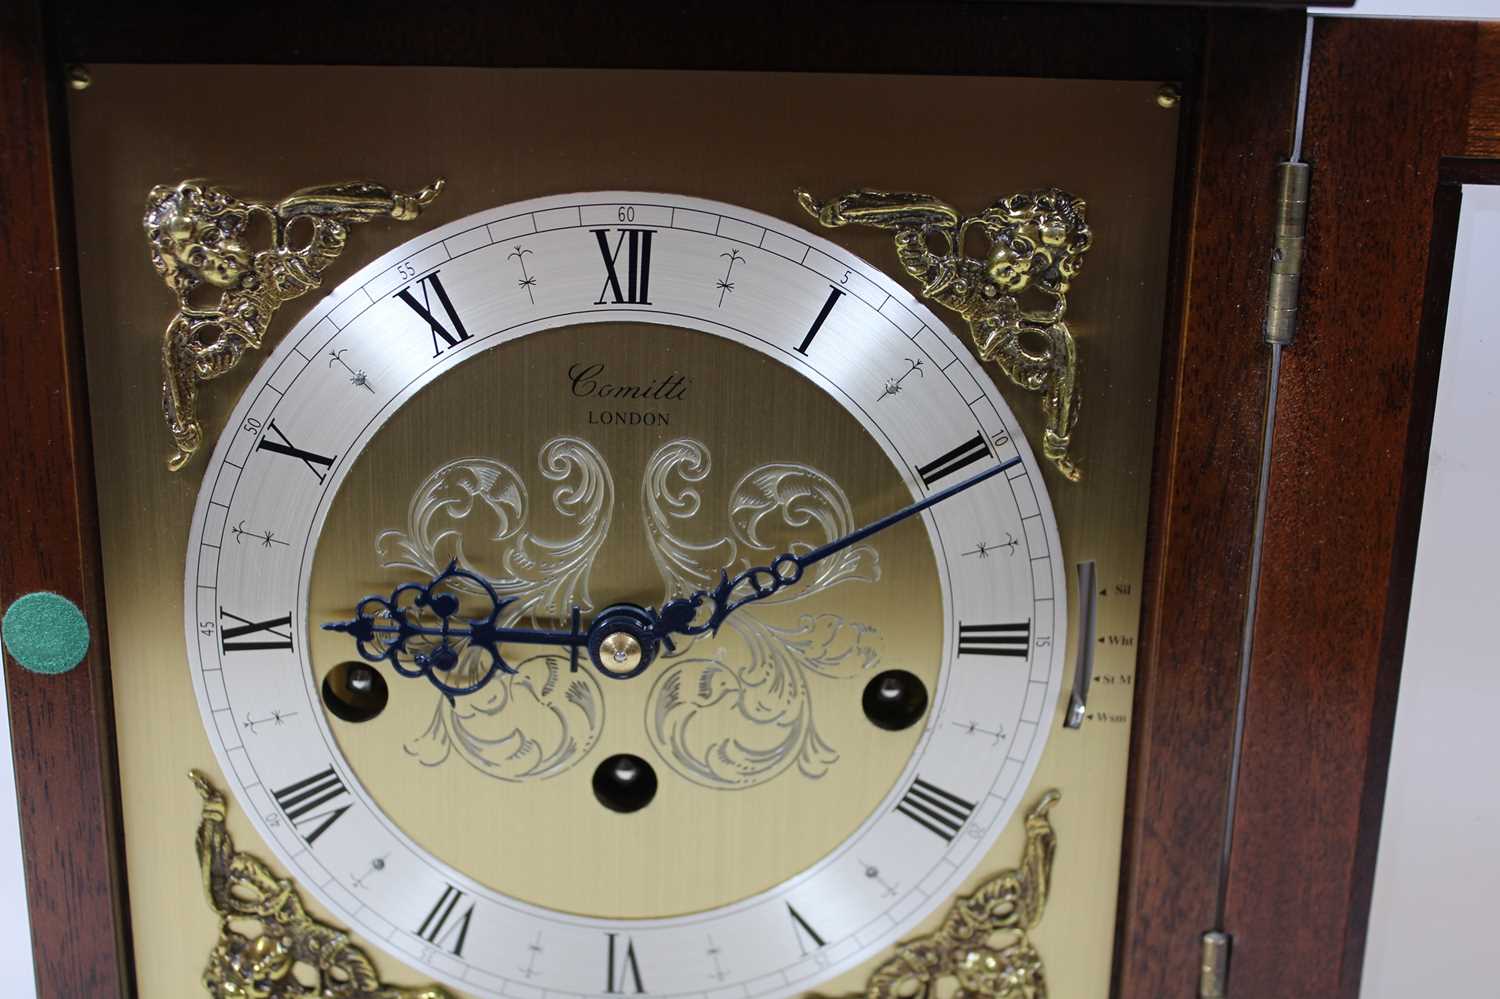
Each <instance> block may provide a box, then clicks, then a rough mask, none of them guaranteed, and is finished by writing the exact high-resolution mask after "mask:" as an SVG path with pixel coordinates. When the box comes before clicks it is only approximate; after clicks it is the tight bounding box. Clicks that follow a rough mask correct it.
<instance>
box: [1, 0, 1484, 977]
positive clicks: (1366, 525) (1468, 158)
mask: <svg viewBox="0 0 1500 999" xmlns="http://www.w3.org/2000/svg"><path fill="white" fill-rule="evenodd" d="M295 19H296V22H297V25H296V29H295V30H294V31H290V32H287V31H283V30H282V29H281V28H280V27H279V26H278V24H277V18H276V17H275V16H274V15H272V14H269V13H267V12H266V11H265V10H263V9H261V8H259V7H256V6H253V5H243V6H241V7H235V8H227V9H224V10H222V11H220V12H215V13H209V12H199V11H194V10H191V9H187V8H181V7H175V8H167V7H160V8H157V9H152V8H151V6H150V5H128V6H127V5H114V6H107V5H98V6H96V5H93V4H87V3H71V4H59V5H56V6H53V5H44V4H41V3H38V2H29V0H21V2H17V3H13V4H10V5H7V6H6V7H5V8H4V9H3V11H0V95H3V96H0V136H3V139H0V302H4V303H5V304H4V309H3V314H0V315H3V318H0V384H3V385H4V386H5V389H4V393H3V397H0V398H3V402H0V408H3V411H4V414H5V419H6V423H7V425H8V426H9V428H10V435H11V436H10V442H9V447H8V448H7V458H8V468H9V471H8V474H7V475H6V476H5V477H4V481H3V484H0V492H3V500H0V538H4V539H5V540H4V543H3V544H0V606H3V605H8V603H9V602H10V601H11V600H12V599H14V598H15V597H16V596H19V595H21V594H23V593H27V592H30V591H33V590H38V589H48V590H53V591H56V592H60V593H62V594H64V595H66V596H68V597H69V598H71V599H72V600H74V601H75V602H76V603H77V604H78V605H79V606H80V607H82V608H83V609H84V611H85V613H86V615H87V616H88V618H89V620H90V622H91V624H92V627H93V633H94V642H93V648H92V651H91V653H90V656H89V658H88V659H87V660H86V662H85V663H84V665H83V666H82V667H80V668H79V669H76V670H74V671H73V672H71V673H68V674H66V675H63V676H59V677H42V676H38V675H34V674H31V673H27V672H25V671H23V670H21V669H20V668H19V667H16V666H14V665H11V664H9V663H8V664H7V666H8V668H7V669H6V682H7V685H8V696H9V702H10V712H11V719H10V723H11V725H12V728H13V732H14V734H15V736H14V742H15V746H16V770H17V781H18V788H19V794H20V807H21V824H22V834H23V843H24V852H25V868H26V876H27V892H28V901H29V906H30V916H31V924H32V930H33V940H34V953H35V959H36V967H37V977H38V987H39V994H40V995H41V996H44V997H49V999H50V997H54V996H56V997H77V996H104V995H133V994H135V985H134V980H133V975H132V970H131V931H130V926H129V921H128V907H127V905H126V904H125V900H126V897H127V896H126V892H127V886H126V884H125V879H124V876H123V871H124V863H123V856H124V849H125V846H126V844H125V843H124V842H123V835H122V832H121V825H120V822H119V817H118V814H117V805H116V800H117V792H118V775H117V772H116V769H115V765H114V748H113V731H112V710H111V703H110V701H111V694H110V691H111V679H110V675H109V669H110V664H109V663H108V661H107V655H106V654H105V650H106V648H107V643H106V641H105V630H106V629H105V621H106V617H105V607H104V606H103V598H102V587H101V582H100V564H99V542H98V533H97V525H96V509H95V503H96V500H95V492H94V484H93V481H92V471H91V470H92V467H93V464H92V461H91V459H90V434H89V430H88V428H89V425H90V423H89V416H88V406H89V400H88V398H87V396H86V393H85V391H84V380H83V377H82V362H83V358H82V346H81V337H80V333H79V328H78V325H79V324H78V306H77V290H76V280H75V271H76V254H77V250H78V248H77V247H76V246H75V245H74V244H73V241H72V220H71V215H70V212H71V198H70V193H69V185H68V181H67V178H68V176H69V170H68V149H67V144H66V140H65V135H66V127H65V122H64V120H63V118H64V107H65V104H64V102H63V99H62V94H63V88H64V87H65V86H66V67H68V66H69V65H71V64H74V63H88V62H148V63H171V62H195V63H196V62H224V63H278V64H279V63H303V64H326V65H339V64H360V65H397V64H422V65H465V66H534V65H571V66H590V67H608V68H713V69H738V70H751V71H753V70H814V71H819V70H821V71H847V72H866V73H881V72H901V73H945V74H946V73H951V74H1002V75H1012V76H1016V75H1019V76H1048V77H1079V78H1101V79H1135V80H1154V81H1164V82H1172V83H1174V84H1176V85H1177V86H1178V87H1179V88H1180V91H1181V94H1182V100H1183V113H1184V117H1183V129H1182V133H1181V143H1180V160H1179V171H1178V173H1179V188H1178V195H1177V200H1176V205H1175V210H1174V220H1173V226H1174V230H1173V231H1174V238H1173V251H1172V252H1173V261H1172V275H1173V276H1172V280H1171V285H1170V291H1169V303H1168V310H1167V324H1166V330H1165V339H1166V346H1165V350H1164V360H1163V368H1162V374H1161V386H1162V391H1161V400H1162V401H1161V405H1160V407H1159V411H1158V412H1159V416H1158V430H1157V437H1156V456H1155V463H1154V472H1153V482H1152V490H1153V492H1152V496H1153V499H1152V513H1151V521H1150V531H1149V539H1148V548H1147V563H1146V600H1145V604H1146V609H1145V612H1144V617H1143V620H1142V622H1141V629H1140V635H1141V640H1142V647H1141V650H1140V679H1139V683H1138V686H1137V689H1136V700H1135V726H1134V735H1133V742H1132V760H1131V781H1130V789H1129V797H1128V804H1127V814H1126V839H1125V861H1124V867H1123V870H1122V880H1121V890H1120V894H1119V903H1118V905H1119V919H1118V938H1117V942H1116V948H1115V972H1114V983H1113V990H1112V991H1113V993H1114V994H1115V995H1117V996H1120V997H1128V999H1137V997H1138V999H1155V997H1158V996H1163V995H1184V994H1190V993H1191V992H1192V990H1193V989H1194V988H1195V987H1196V983H1197V980H1198V965H1199V947H1200V943H1199V941H1200V936H1201V934H1202V933H1203V932H1204V931H1206V930H1209V929H1215V928H1218V929H1223V930H1225V931H1227V932H1228V933H1230V934H1231V935H1232V937H1233V939H1234V953H1233V978H1232V982H1233V989H1234V993H1235V994H1238V995H1328V996H1344V997H1348V999H1354V997H1356V996H1357V994H1358V988H1359V975H1360V969H1361V965H1362V957H1363V948H1364V936H1365V924H1366V920H1367V916H1368V908H1369V900H1370V891H1371V884H1372V881H1373V875H1374V859H1375V851H1376V846H1377V842H1378V827H1379V818H1380V814H1381V806H1382V802H1383V797H1384V786H1385V771H1386V763H1387V758H1388V754H1389V746H1390V735H1391V728H1392V722H1393V717H1394V706H1395V693H1396V684H1397V680H1398V677H1399V672H1400V664H1401V655H1402V647H1403V640H1404V634H1405V622H1406V610H1407V604H1408V600H1409V594H1410V583H1411V568H1412V561H1413V556H1414V554H1415V550H1416V530H1417V524H1418V522H1419V515H1420V510H1421V494H1422V484H1423V481H1424V473H1425V468H1426V458H1427V441H1428V435H1429V432H1430V429H1431V420H1432V407H1433V400H1434V396H1435V391H1436V383H1437V364H1438V358H1439V357H1440V353H1441V334H1442V320H1443V315H1444V309H1445V302H1446V287H1447V276H1448V272H1449V269H1450V268H1451V255H1452V247H1453V238H1454V232H1455V229H1456V218H1457V194H1456V191H1457V186H1456V185H1457V184H1459V183H1462V182H1464V181H1470V182H1475V181H1478V182H1492V181H1494V180H1496V179H1500V173H1497V172H1496V171H1495V169H1494V165H1493V163H1491V162H1487V161H1486V160H1484V159H1483V158H1485V157H1496V156H1500V69H1497V67H1500V30H1497V29H1496V28H1494V27H1484V26H1478V25H1474V24H1466V23H1442V22H1390V21H1353V20H1326V19H1322V20H1319V21H1317V23H1316V29H1315V31H1314V33H1313V38H1312V50H1311V61H1310V66H1311V72H1310V81H1309V88H1308V98H1307V105H1306V107H1307V111H1306V126H1305V138H1304V140H1303V146H1302V155H1303V157H1304V159H1305V160H1306V161H1307V162H1309V163H1311V164H1312V167H1313V179H1312V196H1311V204H1310V211H1309V216H1310V223H1309V235H1308V241H1307V255H1306V260H1305V266H1304V271H1303V277H1302V310H1301V329H1300V333H1299V335H1298V338H1297V340H1296V342H1295V344H1294V345H1293V346H1292V347H1290V348H1289V349H1288V350H1287V351H1286V353H1285V359H1284V364H1283V367H1282V370H1281V375H1280V380H1279V386H1278V389H1279V392H1278V394H1277V396H1276V410H1275V414H1274V415H1275V432H1274V438H1273V442H1272V447H1271V449H1270V459H1269V479H1268V483H1269V485H1268V491H1267V496H1266V517H1265V522H1264V532H1263V538H1262V539H1261V549H1260V550H1261V552H1262V560H1261V563H1260V573H1259V577H1258V580H1259V581H1258V589H1257V592H1256V593H1255V596H1256V598H1257V603H1258V609H1257V611H1256V613H1255V615H1254V618H1253V621H1252V622H1251V625H1250V628H1249V634H1248V648H1249V650H1250V654H1249V662H1248V670H1247V672H1246V674H1245V675H1246V676H1247V678H1248V679H1247V682H1246V684H1245V686H1244V689H1243V691H1242V689H1241V677H1242V670H1241V665H1242V650H1243V649H1244V648H1246V647H1247V607H1248V606H1249V601H1248V597H1249V596H1250V589H1251V579H1252V577H1251V572H1252V555H1253V553H1254V551H1255V541H1256V521H1257V516H1256V509H1257V487H1258V482H1259V476H1260V472H1261V464H1262V458H1263V453H1262V452H1263V449H1262V434H1263V429H1264V420H1265V417H1266V407H1267V398H1268V394H1267V391H1266V389H1267V383H1268V367H1269V360H1270V357H1269V351H1268V348H1267V346H1266V344H1265V343H1264V342H1263V340H1262V339H1261V335H1260V334H1261V330H1260V325H1261V320H1262V316H1263V315H1264V310H1265V298H1266V285H1267V273H1268V257H1269V254H1270V249H1271V240H1272V233H1273V226H1274V221H1275V209H1276V180H1275V176H1276V165H1277V163H1278V162H1279V161H1281V160H1283V159H1285V158H1286V157H1287V156H1288V154H1289V153H1290V151H1291V150H1292V147H1293V136H1294V129H1295V123H1296V118H1297V106H1298V84H1299V69H1300V65H1301V59H1302V52H1303V39H1304V30H1305V24H1306V20H1305V17H1304V15H1303V14H1302V13H1301V12H1299V11H1296V10H1227V9H1222V5H1216V6H1215V7H1214V8H1212V9H1209V8H1187V7H1139V8H1133V7H1122V6H1087V5H1062V4H1035V5H1020V4H1017V5H1010V4H947V3H945V4H917V3H889V4H875V5H862V4H855V3H850V2H840V3H834V4H829V5H826V6H824V7H821V8H819V9H817V10H809V9H807V8H806V7H805V6H794V5H790V4H779V3H778V4H770V5H765V6H763V7H760V8H757V9H756V10H755V11H753V12H752V11H748V10H728V9H718V8H714V9H708V8H704V9H698V8H689V9H686V10H684V9H680V8H677V9H674V8H670V7H667V6H666V5H655V4H647V5H643V4H635V5H621V6H618V7H616V6H609V7H604V6H596V5H592V4H588V3H583V2H572V3H561V4H552V5H547V6H545V7H535V8H521V7H517V8H507V9H498V8H492V7H490V6H487V5H483V4H473V3H441V4H437V5H428V6H427V7H426V8H424V9H423V11H422V14H421V15H420V16H416V15H414V13H413V11H412V10H411V8H409V7H406V6H403V5H397V4H391V3H385V2H380V3H375V4H370V5H365V6H364V7H363V8H362V9H361V10H360V12H359V15H358V19H357V20H351V19H350V13H349V11H348V10H347V9H344V8H341V7H339V6H337V5H299V6H297V7H296V8H295ZM997 127H1003V126H1001V125H997ZM1242 697H1243V702H1242V700H1241V699H1242ZM1237 709H1241V710H1243V715H1244V726H1243V738H1242V740H1240V741H1239V744H1238V745H1237V744H1236V714H1237ZM1236 757H1238V760H1237V769H1236ZM184 767H186V764H184ZM1232 773H1237V780H1235V781H1233V782H1232V781H1231V774H1232Z"/></svg>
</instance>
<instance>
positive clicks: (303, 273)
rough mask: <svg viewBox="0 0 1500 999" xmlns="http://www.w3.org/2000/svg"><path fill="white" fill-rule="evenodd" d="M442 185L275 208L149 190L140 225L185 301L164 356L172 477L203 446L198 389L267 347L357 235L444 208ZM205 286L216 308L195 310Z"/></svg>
mask: <svg viewBox="0 0 1500 999" xmlns="http://www.w3.org/2000/svg"><path fill="white" fill-rule="evenodd" d="M443 183H444V182H443V180H442V178H438V179H437V180H435V181H433V183H432V184H431V185H429V186H427V187H424V188H422V189H421V190H419V191H416V192H414V193H411V194H407V193H403V192H401V191H396V190H392V189H390V188H387V187H385V186H384V185H381V184H376V183H373V182H370V181H352V182H347V183H342V184H327V185H323V186H320V187H307V188H303V189H302V190H300V191H297V192H295V193H293V194H291V195H290V196H288V197H286V198H284V199H282V200H281V201H278V202H276V203H275V204H270V203H266V202H260V201H244V200H241V199H239V198H236V197H235V196H234V195H232V194H230V193H228V192H227V191H225V190H224V189H223V188H220V187H214V186H211V185H209V184H206V183H204V182H202V181H197V180H184V181H182V182H181V183H178V184H176V185H171V184H159V185H157V186H156V187H154V188H152V189H151V193H150V194H149V195H147V198H146V213H145V215H144V216H143V217H142V219H141V221H142V224H143V225H144V226H145V229H146V240H147V242H148V243H149V244H150V246H151V263H152V266H154V267H155V268H156V273H157V274H159V275H161V278H162V280H163V281H165V282H166V284H167V287H168V288H169V289H171V291H172V292H173V293H174V294H175V295H176V296H177V314H176V315H174V316H173V317H172V320H171V322H169V323H168V324H167V329H166V332H165V333H164V334H163V337H162V352H161V361H162V410H163V415H164V416H165V417H166V421H167V429H168V430H169V431H171V434H172V440H173V443H174V445H175V448H176V450H175V451H174V453H173V454H172V457H171V458H170V459H169V460H168V462H167V467H168V468H170V469H171V470H172V471H174V472H175V471H178V470H180V469H181V468H182V467H183V466H185V465H186V464H187V463H188V461H189V460H191V458H192V456H193V453H194V452H195V451H197V450H198V448H199V447H200V446H201V445H202V443H203V426H202V424H200V423H199V421H198V383H199V382H203V381H209V380H210V379H214V378H218V377H220V376H221V375H224V374H227V373H228V372H229V371H231V370H232V369H233V368H234V367H235V366H236V365H237V364H239V362H240V358H241V357H243V356H244V354H245V351H246V350H259V349H260V348H261V346H262V345H263V344H264V343H265V338H266V334H267V331H268V330H269V328H270V323H271V318H272V317H273V316H274V315H275V314H276V310H277V309H279V308H280V307H281V305H282V303H284V302H287V301H289V300H291V299H293V298H299V297H301V296H302V295H305V294H307V293H308V292H309V291H312V290H313V289H315V288H317V287H319V285H320V284H321V283H322V281H321V277H320V275H321V274H322V272H323V270H324V269H326V268H327V267H328V266H329V265H330V264H332V263H333V262H334V261H335V260H337V259H338V257H339V254H341V253H342V252H343V250H344V244H345V243H346V242H347V240H348V238H349V226H351V225H355V224H357V223H360V222H371V221H374V220H375V219H379V218H390V219H394V220H396V221H398V222H409V221H411V220H412V219H415V218H416V217H417V216H419V215H420V214H421V213H422V209H424V208H426V207H427V206H428V205H430V204H432V202H433V201H434V200H436V199H437V196H438V195H439V194H440V193H442V190H443ZM257 215H259V216H264V217H265V218H266V219H268V220H269V221H270V224H271V245H270V246H269V247H267V248H265V249H261V250H254V249H252V248H251V246H250V245H249V243H248V242H247V241H246V231H247V229H248V228H249V225H250V222H251V220H252V219H253V218H255V217H256V216H257ZM298 223H307V224H308V225H307V227H306V230H305V235H304V230H303V229H302V227H298V228H296V229H294V228H293V227H294V226H296V225H297V224H298ZM304 238H305V240H306V242H305V243H299V240H301V239H304ZM205 287H206V288H208V289H210V290H211V291H212V290H217V291H219V292H220V295H219V300H218V302H217V304H215V305H213V306H212V307H205V306H204V305H202V304H195V303H194V302H193V301H192V298H193V296H194V294H195V293H196V292H197V291H198V290H199V289H201V288H205Z"/></svg>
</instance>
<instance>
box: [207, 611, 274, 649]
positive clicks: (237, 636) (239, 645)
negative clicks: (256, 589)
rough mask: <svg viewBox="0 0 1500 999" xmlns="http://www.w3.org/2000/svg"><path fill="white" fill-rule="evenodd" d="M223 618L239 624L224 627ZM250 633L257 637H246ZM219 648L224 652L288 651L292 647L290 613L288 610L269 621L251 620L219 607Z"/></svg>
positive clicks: (224, 621) (225, 622)
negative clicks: (281, 615) (283, 614)
mask: <svg viewBox="0 0 1500 999" xmlns="http://www.w3.org/2000/svg"><path fill="white" fill-rule="evenodd" d="M225 618H232V619H233V620H235V621H238V622H239V624H237V625H234V626H232V627H225V625H226V624H227V623H228V622H227V621H226V620H225ZM251 635H254V636H257V637H254V638H250V637H247V636H251ZM219 648H220V649H221V650H222V651H224V652H261V651H267V650H277V651H283V652H290V651H291V649H292V615H291V613H290V612H288V613H287V614H286V615H285V616H283V617H275V618H271V619H270V620H269V621H252V620H250V619H249V618H244V617H240V616H239V615H238V614H236V613H234V612H233V611H227V610H225V609H224V608H223V607H220V608H219Z"/></svg>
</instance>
